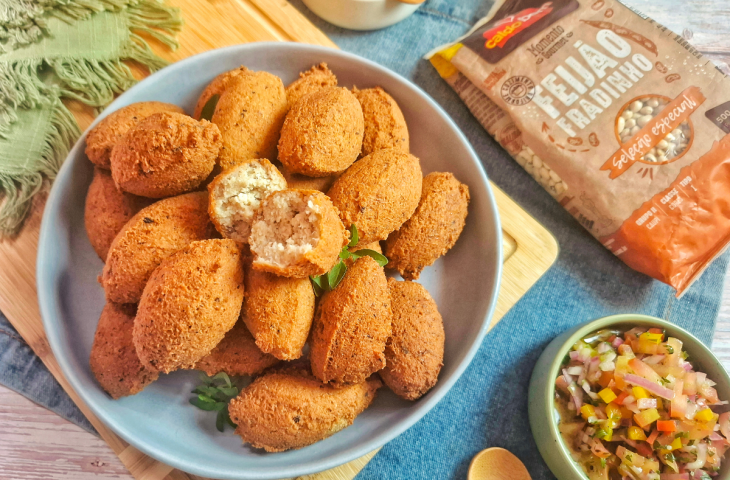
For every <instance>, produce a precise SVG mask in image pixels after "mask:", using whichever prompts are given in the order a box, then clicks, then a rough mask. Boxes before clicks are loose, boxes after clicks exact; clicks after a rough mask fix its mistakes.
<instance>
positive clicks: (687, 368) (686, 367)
mask: <svg viewBox="0 0 730 480" xmlns="http://www.w3.org/2000/svg"><path fill="white" fill-rule="evenodd" d="M682 368H684V370H685V371H687V372H691V371H692V364H691V363H689V362H684V363H683V364H682Z"/></svg>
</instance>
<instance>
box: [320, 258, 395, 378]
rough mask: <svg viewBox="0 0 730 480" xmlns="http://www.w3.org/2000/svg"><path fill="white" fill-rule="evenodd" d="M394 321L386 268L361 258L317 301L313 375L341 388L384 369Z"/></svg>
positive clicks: (370, 259)
mask: <svg viewBox="0 0 730 480" xmlns="http://www.w3.org/2000/svg"><path fill="white" fill-rule="evenodd" d="M391 320H392V313H391V308H390V295H389V294H388V285H387V281H386V279H385V273H384V271H383V267H381V266H380V265H378V263H377V262H376V261H375V260H373V259H372V258H371V257H367V256H366V257H361V258H359V259H358V260H356V261H355V263H354V264H353V265H352V267H350V268H348V269H347V272H346V273H345V276H344V277H343V278H342V281H341V282H340V284H339V285H338V286H337V287H336V288H335V289H334V290H332V291H331V292H328V293H325V294H324V296H323V297H322V299H321V300H320V302H319V306H318V307H317V313H316V314H315V316H314V324H313V326H312V340H311V351H310V353H309V358H310V360H311V364H312V374H313V375H314V376H315V377H317V378H319V379H320V380H321V381H322V382H325V383H327V382H331V383H332V384H333V385H335V386H342V385H352V384H357V383H360V382H362V381H364V380H365V379H366V378H368V377H369V376H370V375H371V374H372V373H374V372H377V371H378V370H380V369H382V368H383V367H384V366H385V354H384V351H385V344H386V341H387V340H388V337H390V333H391Z"/></svg>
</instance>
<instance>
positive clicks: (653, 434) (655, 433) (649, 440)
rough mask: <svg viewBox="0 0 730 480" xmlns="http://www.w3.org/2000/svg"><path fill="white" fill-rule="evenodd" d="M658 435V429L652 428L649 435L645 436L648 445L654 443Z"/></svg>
mask: <svg viewBox="0 0 730 480" xmlns="http://www.w3.org/2000/svg"><path fill="white" fill-rule="evenodd" d="M658 436H659V430H657V429H654V431H653V432H651V435H649V436H648V437H647V439H646V443H648V444H649V445H654V440H656V439H657V437H658Z"/></svg>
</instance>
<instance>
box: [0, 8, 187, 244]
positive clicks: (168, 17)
mask: <svg viewBox="0 0 730 480" xmlns="http://www.w3.org/2000/svg"><path fill="white" fill-rule="evenodd" d="M6 1H8V0H0V13H3V12H4V13H5V14H6V16H9V15H8V14H7V13H8V10H2V7H3V3H2V2H6ZM11 1H12V0H11ZM24 1H28V0H15V2H14V3H15V4H17V3H18V2H21V3H22V2H24ZM53 1H54V2H55V4H56V7H57V8H60V10H56V9H54V10H50V11H46V12H45V13H43V14H42V15H41V16H38V17H33V19H34V21H35V20H38V19H41V20H40V21H41V23H42V24H43V25H44V28H45V30H44V32H43V34H42V35H40V36H38V37H37V38H36V39H35V40H34V41H33V42H32V43H27V44H26V45H24V46H22V47H18V48H14V49H9V50H7V51H5V53H2V54H0V192H1V194H2V195H3V196H4V198H3V200H2V203H1V204H0V234H3V235H13V234H15V233H17V231H18V229H19V228H20V226H21V225H22V221H23V219H24V218H25V215H26V214H27V212H28V210H29V208H30V205H31V200H32V197H33V195H34V194H35V193H37V192H38V190H39V189H40V188H41V186H42V184H43V178H50V179H52V178H53V177H54V176H55V173H56V172H57V171H58V168H59V167H60V164H61V162H62V161H63V159H64V158H65V157H66V155H67V153H68V150H69V148H70V146H71V145H72V143H73V142H74V141H75V140H76V138H78V136H79V135H80V132H79V128H78V125H77V124H76V122H75V120H74V119H73V116H72V115H71V113H70V112H69V111H68V110H67V109H66V107H65V106H64V105H63V103H62V102H61V99H62V98H71V99H75V100H79V101H81V102H83V103H85V104H87V105H91V106H94V107H99V108H101V107H104V106H106V105H107V104H108V103H109V102H111V101H112V100H113V99H114V96H115V95H116V94H118V93H121V92H122V91H124V90H126V89H127V88H129V87H130V86H132V85H133V84H134V83H135V82H136V80H135V79H134V77H133V75H132V72H131V70H130V69H129V67H128V66H127V65H125V63H124V60H134V61H137V62H139V63H141V64H142V65H145V66H146V67H148V68H149V70H150V71H155V70H158V69H160V68H162V67H163V66H165V65H166V62H165V61H164V60H163V59H162V58H160V57H158V56H157V55H155V54H154V52H152V50H151V49H150V46H149V45H148V43H147V42H146V41H145V39H144V38H143V37H142V36H141V35H145V36H147V37H153V38H155V39H157V40H159V41H161V42H162V43H164V44H166V45H168V46H169V47H171V48H175V47H176V46H177V42H176V41H175V38H174V34H175V32H177V31H178V30H179V29H180V26H181V24H182V21H181V18H180V14H179V11H178V10H177V9H174V8H170V7H168V6H166V5H164V4H163V3H160V2H159V1H157V0H138V1H135V2H133V3H131V2H128V4H127V6H126V7H124V8H121V7H119V5H120V4H119V3H116V4H115V3H113V2H114V1H115V0H88V1H85V0H53ZM28 3H29V4H34V5H37V4H38V3H41V4H46V1H45V0H42V1H40V2H31V1H28ZM100 4H103V5H104V7H103V8H101V9H100V11H98V12H96V13H92V14H88V15H82V14H81V10H80V9H82V8H84V6H86V7H89V6H94V7H97V6H99V5H100ZM59 5H60V7H59ZM113 5H117V7H114V8H113ZM73 8H76V9H77V10H78V12H77V13H79V15H78V16H77V17H78V18H79V19H77V20H75V21H74V20H73V18H75V17H73V16H65V15H66V14H67V13H68V12H73V11H75V10H73ZM33 13H35V11H33ZM0 17H2V14H0ZM16 18H18V16H17V15H16ZM2 20H3V18H0V21H2ZM33 25H35V23H34V24H33ZM30 28H33V27H32V26H31V27H30Z"/></svg>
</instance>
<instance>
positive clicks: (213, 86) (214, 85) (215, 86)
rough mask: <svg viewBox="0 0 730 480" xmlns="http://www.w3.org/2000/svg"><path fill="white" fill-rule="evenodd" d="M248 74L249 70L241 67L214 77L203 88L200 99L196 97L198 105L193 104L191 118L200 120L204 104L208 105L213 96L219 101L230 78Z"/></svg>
mask: <svg viewBox="0 0 730 480" xmlns="http://www.w3.org/2000/svg"><path fill="white" fill-rule="evenodd" d="M249 73H251V70H249V69H248V68H246V67H244V66H243V65H241V66H240V67H238V68H234V69H233V70H229V71H227V72H223V73H221V74H220V75H218V76H217V77H215V78H214V79H213V81H212V82H210V83H209V84H208V86H206V87H205V89H204V90H203V92H202V93H201V94H200V97H198V103H197V104H195V112H194V113H193V118H194V119H196V120H200V116H201V115H202V113H203V109H204V108H205V104H207V103H208V100H210V99H211V98H212V97H213V95H218V99H219V100H220V96H221V95H222V94H223V92H225V91H226V87H227V86H228V82H230V80H231V79H232V78H235V77H237V76H239V75H247V74H249Z"/></svg>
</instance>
